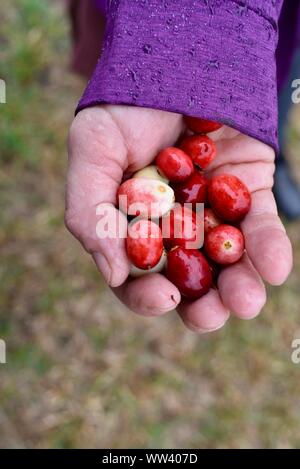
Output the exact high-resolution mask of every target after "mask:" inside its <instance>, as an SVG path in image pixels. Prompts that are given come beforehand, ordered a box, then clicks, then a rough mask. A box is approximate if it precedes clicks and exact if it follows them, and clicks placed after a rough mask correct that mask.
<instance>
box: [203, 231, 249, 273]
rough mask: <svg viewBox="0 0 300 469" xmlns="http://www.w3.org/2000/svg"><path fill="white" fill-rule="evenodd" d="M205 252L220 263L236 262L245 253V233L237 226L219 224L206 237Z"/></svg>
mask: <svg viewBox="0 0 300 469" xmlns="http://www.w3.org/2000/svg"><path fill="white" fill-rule="evenodd" d="M204 246H205V252H206V254H207V255H208V256H209V257H210V258H211V259H212V260H213V261H214V262H217V263H218V264H234V263H235V262H237V261H238V260H239V259H240V258H241V257H242V255H243V252H244V249H245V242H244V236H243V233H242V232H241V231H240V230H239V229H238V228H236V227H235V226H230V225H219V226H217V227H216V228H214V229H213V230H211V231H210V232H209V233H208V234H207V235H206V237H205V242H204Z"/></svg>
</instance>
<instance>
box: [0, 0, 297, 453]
mask: <svg viewBox="0 0 300 469" xmlns="http://www.w3.org/2000/svg"><path fill="white" fill-rule="evenodd" d="M0 16H1V19H2V24H3V27H1V33H0V43H1V48H0V77H1V78H3V79H5V81H6V83H7V93H8V95H7V104H5V105H0V112H1V118H0V158H1V169H0V191H1V193H0V224H1V230H0V250H1V266H0V285H1V287H0V337H1V338H2V339H5V340H6V343H7V361H8V363H7V364H6V365H0V400H1V410H0V427H1V428H0V431H1V447H3V448H12V447H18V448H22V447H25V448H26V447H34V448H46V447H51V448H76V447H92V448H96V447H98V448H99V447H113V448H120V447H147V448H153V447H161V448H165V447H174V448H176V447H183V448H194V447H199V446H200V447H203V448H223V447H225V448H233V447H235V448H244V447H250V448H257V447H258V448H259V447H268V448H269V447H275V448H290V447H292V448H294V447H299V446H300V420H299V418H300V415H299V414H300V410H299V409H300V397H299V392H298V384H299V372H300V368H299V366H300V365H298V366H296V365H293V364H292V362H291V359H290V355H291V342H292V340H293V339H294V337H300V322H299V275H300V240H299V228H300V226H299V223H298V224H296V223H295V224H290V225H289V224H287V230H288V232H289V234H290V236H291V238H292V241H293V244H294V247H295V269H294V272H293V274H292V276H291V277H290V279H289V281H288V282H287V284H286V285H284V286H283V287H281V288H276V289H275V288H269V301H268V304H267V306H266V307H265V309H264V312H263V314H262V315H261V316H260V317H259V318H258V319H256V320H254V321H251V322H240V321H237V320H234V319H232V320H231V321H230V322H229V324H228V326H227V327H226V328H225V329H224V330H222V331H220V332H217V333H215V334H212V335H210V336H208V337H198V336H196V335H194V334H192V333H190V332H189V331H187V330H185V329H184V328H183V327H182V325H181V323H180V321H179V319H178V318H177V316H176V315H175V314H172V313H171V314H168V315H167V316H166V317H164V318H160V319H146V318H137V317H136V316H134V315H132V314H131V313H130V312H128V311H127V310H125V308H124V307H123V306H121V305H120V304H119V303H118V302H117V300H115V299H114V298H112V296H111V293H110V292H109V291H108V289H107V288H106V287H105V286H104V284H103V282H102V280H101V279H100V278H99V276H98V274H97V272H96V270H95V268H94V265H93V264H92V262H91V260H90V259H89V256H87V255H85V254H84V253H83V252H82V249H81V248H80V246H79V245H78V243H77V242H76V241H75V240H74V239H72V237H71V236H70V235H69V234H68V233H67V232H66V230H65V228H64V225H63V198H64V175H65V169H66V149H65V144H66V135H67V129H68V126H69V123H70V122H71V120H72V115H73V110H74V107H75V104H76V101H77V99H78V97H79V96H80V94H81V91H82V89H83V86H84V83H83V82H82V81H81V80H80V79H78V78H76V77H74V76H72V74H71V73H70V72H69V70H68V55H69V42H68V25H67V21H66V18H64V16H63V13H62V10H61V7H60V5H59V3H57V2H50V0H48V1H47V0H18V1H17V0H2V1H1V5H0ZM297 114H298V116H297ZM297 117H298V119H297ZM299 122H300V120H299V110H296V111H295V116H294V118H293V121H292V126H291V132H290V136H291V138H290V140H291V145H290V154H291V158H292V160H293V164H294V165H295V168H297V166H298V168H299V166H300V165H299V163H300V158H299V149H300V125H299ZM298 171H299V169H298ZM298 175H299V173H298Z"/></svg>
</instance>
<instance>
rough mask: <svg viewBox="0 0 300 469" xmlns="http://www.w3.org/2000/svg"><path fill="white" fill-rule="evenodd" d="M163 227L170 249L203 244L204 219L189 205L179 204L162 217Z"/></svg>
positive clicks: (165, 244) (166, 244) (196, 246)
mask: <svg viewBox="0 0 300 469" xmlns="http://www.w3.org/2000/svg"><path fill="white" fill-rule="evenodd" d="M161 229H162V235H163V240H164V246H165V248H166V249H168V250H169V249H171V248H173V247H175V246H181V247H184V248H186V249H192V248H193V249H198V248H200V247H201V246H202V245H203V238H204V236H203V222H202V219H200V215H198V214H196V213H195V212H193V211H192V210H190V209H189V208H188V207H182V206H181V205H178V204H177V205H176V207H175V208H174V209H172V210H171V211H170V212H169V213H168V214H167V215H165V216H164V217H163V218H162V219H161Z"/></svg>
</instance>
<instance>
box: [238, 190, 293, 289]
mask: <svg viewBox="0 0 300 469" xmlns="http://www.w3.org/2000/svg"><path fill="white" fill-rule="evenodd" d="M241 227H242V230H243V233H244V236H245V244H246V250H247V253H248V255H249V258H250V260H251V262H252V263H253V265H254V267H255V268H256V270H257V271H258V273H259V274H260V275H261V276H262V278H263V279H264V280H266V281H267V282H269V283H270V284H272V285H281V284H282V283H284V282H285V280H286V279H287V277H288V276H289V274H290V272H291V269H292V265H293V254H292V246H291V243H290V240H289V238H288V236H287V234H286V231H285V228H284V226H283V224H282V222H281V221H280V219H279V217H278V215H277V208H276V203H275V200H274V196H273V194H272V192H271V190H261V191H258V192H255V193H254V194H252V207H251V210H250V212H249V214H248V215H247V217H246V218H245V220H244V221H243V222H242V224H241Z"/></svg>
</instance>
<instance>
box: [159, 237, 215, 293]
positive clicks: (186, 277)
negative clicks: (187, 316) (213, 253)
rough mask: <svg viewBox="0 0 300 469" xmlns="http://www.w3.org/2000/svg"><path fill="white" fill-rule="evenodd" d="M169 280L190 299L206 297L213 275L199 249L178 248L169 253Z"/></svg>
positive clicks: (167, 273)
mask: <svg viewBox="0 0 300 469" xmlns="http://www.w3.org/2000/svg"><path fill="white" fill-rule="evenodd" d="M166 275H167V278H168V279H169V280H170V281H171V282H172V283H173V284H174V285H175V286H176V287H177V288H178V290H179V291H180V293H181V294H182V295H183V296H185V297H186V298H188V299H196V298H200V297H201V296H203V295H205V294H206V293H207V292H208V291H209V289H210V287H211V286H212V273H211V269H210V267H209V264H208V262H207V260H206V259H205V257H204V255H203V254H202V253H201V252H199V251H198V250H197V249H184V248H183V247H180V246H178V247H176V248H174V249H172V250H171V251H170V252H169V253H168V261H167V271H166Z"/></svg>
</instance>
